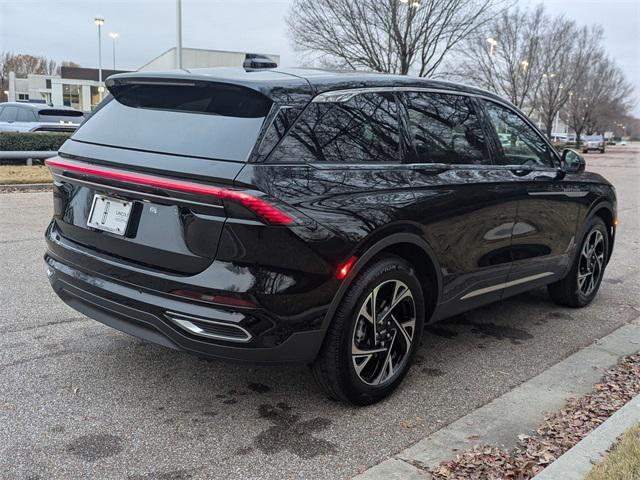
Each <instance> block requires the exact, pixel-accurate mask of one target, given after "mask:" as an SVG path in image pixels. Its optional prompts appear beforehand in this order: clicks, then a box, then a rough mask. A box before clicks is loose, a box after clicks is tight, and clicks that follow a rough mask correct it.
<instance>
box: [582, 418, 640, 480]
mask: <svg viewBox="0 0 640 480" xmlns="http://www.w3.org/2000/svg"><path fill="white" fill-rule="evenodd" d="M631 479H640V423H638V424H636V425H635V426H634V427H632V428H630V429H629V430H627V431H626V432H625V434H624V435H622V438H621V439H620V441H619V442H618V443H617V445H616V446H615V447H614V448H613V450H611V451H610V452H609V453H608V454H607V456H606V457H604V460H603V461H602V463H600V464H598V465H596V466H595V467H593V469H592V470H591V471H590V472H589V474H588V475H587V477H586V478H585V480H631Z"/></svg>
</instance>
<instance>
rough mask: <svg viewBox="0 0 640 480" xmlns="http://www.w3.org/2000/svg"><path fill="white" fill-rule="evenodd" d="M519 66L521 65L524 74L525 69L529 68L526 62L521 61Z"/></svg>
mask: <svg viewBox="0 0 640 480" xmlns="http://www.w3.org/2000/svg"><path fill="white" fill-rule="evenodd" d="M520 65H522V71H523V72H526V71H527V67H528V66H529V62H527V61H526V60H523V61H521V62H520Z"/></svg>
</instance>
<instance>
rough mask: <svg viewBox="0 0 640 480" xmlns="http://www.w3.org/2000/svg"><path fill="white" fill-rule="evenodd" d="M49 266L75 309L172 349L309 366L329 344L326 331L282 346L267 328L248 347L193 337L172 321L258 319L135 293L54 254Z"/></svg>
mask: <svg viewBox="0 0 640 480" xmlns="http://www.w3.org/2000/svg"><path fill="white" fill-rule="evenodd" d="M45 263H46V267H47V276H48V277H49V282H50V283H51V286H52V287H53V289H54V291H55V292H56V294H57V295H58V296H59V297H60V298H61V299H62V300H63V301H64V302H65V303H66V304H68V305H69V306H70V307H72V308H73V309H75V310H77V311H79V312H81V313H83V314H85V315H87V316H88V317H90V318H92V319H94V320H97V321H99V322H101V323H103V324H105V325H108V326H110V327H112V328H115V329H117V330H120V331H122V332H125V333H128V334H130V335H133V336H135V337H138V338H142V339H144V340H147V341H150V342H153V343H156V344H159V345H163V346H165V347H169V348H172V349H176V350H181V351H185V352H189V353H193V354H197V355H203V356H208V357H214V358H220V359H226V360H234V361H246V362H253V363H283V362H300V363H308V362H311V361H312V360H313V359H314V358H315V357H316V355H317V353H318V351H319V349H320V346H321V344H322V340H323V338H324V331H322V330H305V331H299V332H294V333H291V334H290V335H288V336H287V337H286V338H285V339H282V340H281V341H280V340H273V339H272V341H265V339H266V338H268V336H269V334H270V332H272V331H274V330H276V329H275V328H271V329H269V328H267V329H266V330H264V331H262V332H261V333H260V335H255V334H253V332H252V336H251V338H250V339H249V340H247V341H243V342H229V341H222V340H215V339H209V338H203V337H199V336H196V335H191V334H190V333H188V332H187V331H185V330H184V329H182V328H180V327H179V326H178V325H176V324H175V322H172V320H171V318H170V316H169V315H180V316H182V318H197V319H202V320H203V321H206V320H209V321H215V322H219V324H228V325H236V324H237V325H247V322H249V324H251V317H253V313H252V312H250V311H249V312H247V311H246V310H245V311H243V310H242V309H239V310H237V311H229V310H228V309H218V308H212V307H209V306H202V305H197V304H194V303H190V302H183V301H181V300H176V299H174V298H167V297H166V296H161V295H155V294H153V293H150V292H147V291H143V290H141V289H139V288H132V287H131V286H128V285H126V284H123V283H120V282H113V281H111V280H109V279H105V278H103V277H100V276H98V275H95V274H92V273H91V272H87V271H83V270H81V269H80V268H78V267H77V266H72V265H70V264H68V263H65V262H64V261H62V260H61V259H59V258H56V257H55V255H54V254H53V253H52V252H51V251H48V252H47V254H46V255H45Z"/></svg>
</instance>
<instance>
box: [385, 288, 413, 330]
mask: <svg viewBox="0 0 640 480" xmlns="http://www.w3.org/2000/svg"><path fill="white" fill-rule="evenodd" d="M405 298H411V290H409V288H408V287H407V286H406V285H404V284H401V283H400V282H397V283H396V285H395V287H394V290H393V297H392V299H391V305H389V307H388V308H387V310H386V312H385V313H384V314H383V315H382V317H380V321H381V322H382V321H384V320H386V319H387V316H389V315H390V314H391V312H393V310H394V309H395V308H396V307H397V306H398V305H399V304H400V302H402V301H403V300H404V299H405Z"/></svg>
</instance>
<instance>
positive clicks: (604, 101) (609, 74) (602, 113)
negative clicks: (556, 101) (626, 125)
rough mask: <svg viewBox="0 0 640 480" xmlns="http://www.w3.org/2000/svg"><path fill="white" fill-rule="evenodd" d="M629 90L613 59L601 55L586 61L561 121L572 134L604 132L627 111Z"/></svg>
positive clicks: (578, 138) (578, 135) (628, 107)
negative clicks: (586, 64)
mask: <svg viewBox="0 0 640 480" xmlns="http://www.w3.org/2000/svg"><path fill="white" fill-rule="evenodd" d="M632 92H633V87H632V86H631V85H630V84H629V82H628V81H627V80H626V78H625V76H624V74H623V73H622V71H621V70H620V68H619V67H618V66H617V65H616V64H615V62H614V61H613V60H611V59H610V58H608V57H605V56H604V55H601V56H599V57H596V58H594V59H593V60H592V61H590V62H589V64H588V66H587V69H586V71H585V73H584V75H583V77H582V79H581V81H580V82H579V83H578V84H577V85H576V86H575V87H574V89H573V90H571V91H570V92H569V101H568V102H567V104H566V106H565V108H564V109H563V114H562V118H563V120H564V121H565V122H566V123H567V125H569V127H570V128H572V129H573V130H574V131H575V132H576V141H577V142H578V143H579V142H580V137H581V136H582V134H583V132H584V133H587V134H592V133H595V132H604V130H605V128H606V127H607V126H608V125H611V126H613V125H615V123H616V122H617V121H618V120H619V119H620V118H623V117H624V116H625V115H626V114H627V112H628V110H629V109H630V108H631V106H632V105H631V102H630V98H631V94H632Z"/></svg>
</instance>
